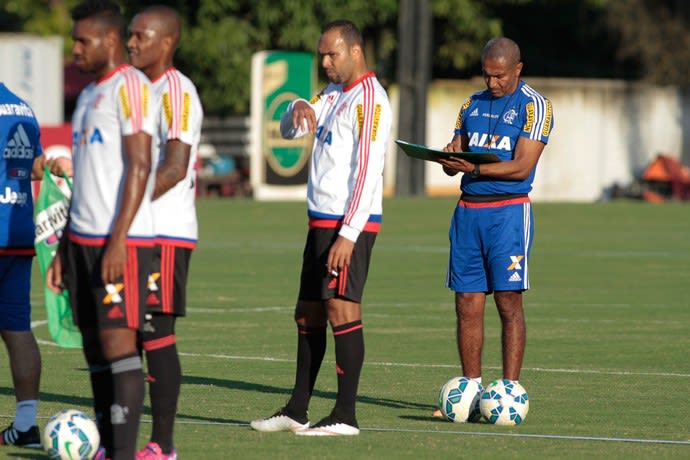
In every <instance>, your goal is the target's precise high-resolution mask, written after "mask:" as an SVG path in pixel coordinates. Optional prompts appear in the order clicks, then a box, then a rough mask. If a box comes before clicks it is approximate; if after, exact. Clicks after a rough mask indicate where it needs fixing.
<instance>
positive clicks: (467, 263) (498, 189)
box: [438, 37, 553, 384]
mask: <svg viewBox="0 0 690 460" xmlns="http://www.w3.org/2000/svg"><path fill="white" fill-rule="evenodd" d="M522 67H523V64H522V61H521V57H520V48H519V47H518V45H517V44H516V43H515V42H514V41H513V40H511V39H509V38H506V37H497V38H493V39H491V40H489V42H488V43H487V44H486V46H485V47H484V50H483V53H482V72H483V75H484V81H485V83H486V89H485V90H483V91H480V92H477V93H475V94H473V95H472V96H470V97H469V98H468V99H467V100H466V101H465V102H464V103H463V104H462V106H461V108H460V113H459V115H458V118H457V122H456V124H455V134H454V136H453V138H452V140H451V142H450V143H449V144H448V145H447V146H446V147H445V149H444V150H445V151H448V152H459V151H463V152H490V153H493V154H496V155H497V156H498V157H499V158H500V159H501V161H500V162H498V163H490V164H482V165H481V166H480V165H479V164H478V163H477V164H473V163H471V162H469V161H465V160H463V159H460V158H457V157H443V158H441V157H440V156H439V157H438V162H439V163H440V164H441V165H442V166H443V171H444V172H445V173H446V174H448V175H449V176H454V175H456V174H457V173H460V172H461V173H463V175H462V179H461V182H460V190H461V192H462V194H461V198H460V200H459V201H458V205H457V207H456V209H455V214H454V216H453V219H452V222H451V228H450V261H449V265H448V274H447V279H446V284H447V286H448V287H449V288H450V289H452V290H453V291H454V292H455V311H456V316H457V346H458V351H459V355H460V362H461V364H462V372H463V375H464V376H465V377H468V378H471V379H474V380H476V381H477V382H478V383H480V384H481V379H482V374H481V354H482V347H483V345H484V307H485V303H486V296H487V295H489V294H492V293H493V296H494V301H495V303H496V307H497V308H498V313H499V316H500V319H501V326H502V335H501V343H502V355H503V375H502V377H503V378H504V379H508V380H513V381H517V380H518V379H519V378H520V369H521V367H522V359H523V355H524V351H525V337H526V328H525V317H524V312H523V304H522V293H523V292H524V291H526V290H527V289H528V288H529V278H528V275H529V270H528V259H529V253H530V248H531V245H532V235H533V226H532V208H531V205H530V200H529V192H530V191H531V190H532V183H533V182H534V176H535V172H536V166H537V162H538V161H539V158H540V156H541V154H542V151H543V150H544V147H545V146H546V143H547V142H548V140H549V134H550V133H551V129H552V127H553V112H552V107H551V102H550V101H549V100H548V99H546V98H545V97H544V96H542V95H541V94H539V93H538V92H537V91H535V90H534V89H533V88H531V87H530V86H529V85H527V84H526V83H525V82H524V81H522V80H520V73H521V72H522Z"/></svg>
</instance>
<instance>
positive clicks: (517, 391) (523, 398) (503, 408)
mask: <svg viewBox="0 0 690 460" xmlns="http://www.w3.org/2000/svg"><path fill="white" fill-rule="evenodd" d="M479 410H480V411H481V413H482V415H483V416H484V418H485V419H487V420H488V421H489V423H493V424H495V425H519V424H520V423H522V422H523V421H524V420H525V417H527V411H529V396H528V395H527V391H526V390H525V388H524V387H523V386H522V385H520V384H519V383H517V382H511V381H510V380H507V379H499V380H494V381H493V382H491V383H490V384H489V385H488V386H487V387H486V388H485V389H484V392H483V393H482V398H481V400H480V401H479Z"/></svg>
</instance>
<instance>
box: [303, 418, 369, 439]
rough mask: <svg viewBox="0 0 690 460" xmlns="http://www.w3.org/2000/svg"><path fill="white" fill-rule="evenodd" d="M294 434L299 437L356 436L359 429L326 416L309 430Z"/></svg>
mask: <svg viewBox="0 0 690 460" xmlns="http://www.w3.org/2000/svg"><path fill="white" fill-rule="evenodd" d="M295 434H296V435H299V436H357V435H358V434H359V428H357V427H356V426H352V425H348V424H347V423H343V422H339V421H337V420H336V419H335V418H333V417H332V416H328V417H326V418H325V419H323V420H321V421H320V422H319V423H317V424H316V425H314V426H312V427H311V428H305V429H302V430H299V431H295Z"/></svg>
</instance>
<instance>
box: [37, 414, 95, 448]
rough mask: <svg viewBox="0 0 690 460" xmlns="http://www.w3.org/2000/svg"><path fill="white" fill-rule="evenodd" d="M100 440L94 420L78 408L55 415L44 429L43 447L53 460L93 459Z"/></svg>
mask: <svg viewBox="0 0 690 460" xmlns="http://www.w3.org/2000/svg"><path fill="white" fill-rule="evenodd" d="M100 442H101V437H100V435H99V434H98V427H96V424H95V423H94V421H93V420H91V419H90V418H89V416H88V415H86V414H85V413H83V412H81V411H78V410H76V409H66V410H63V411H60V412H58V413H57V414H55V415H53V416H52V417H50V419H49V420H48V423H46V426H45V428H44V430H43V449H45V451H46V452H47V453H48V458H50V459H51V460H91V459H92V458H93V456H94V455H96V451H97V450H98V445H99V444H100Z"/></svg>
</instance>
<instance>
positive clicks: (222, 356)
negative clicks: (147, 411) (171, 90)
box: [180, 352, 690, 378]
mask: <svg viewBox="0 0 690 460" xmlns="http://www.w3.org/2000/svg"><path fill="white" fill-rule="evenodd" d="M180 356H188V357H192V358H204V357H206V358H216V359H226V360H235V361H264V362H276V363H294V361H295V360H294V358H274V357H270V356H242V355H225V354H217V353H211V354H202V353H185V352H180ZM324 363H326V364H335V361H329V360H327V359H325V360H324ZM364 365H365V366H382V367H415V368H416V367H418V368H438V369H457V368H459V367H460V365H459V364H430V363H396V362H385V361H365V363H364ZM484 368H485V369H491V370H497V369H498V370H500V369H501V367H500V366H484ZM522 370H523V371H531V372H552V373H564V374H598V375H626V376H627V375H629V376H635V375H637V376H651V377H681V378H690V374H683V373H675V372H633V371H613V370H600V369H548V368H542V367H523V368H522Z"/></svg>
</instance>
